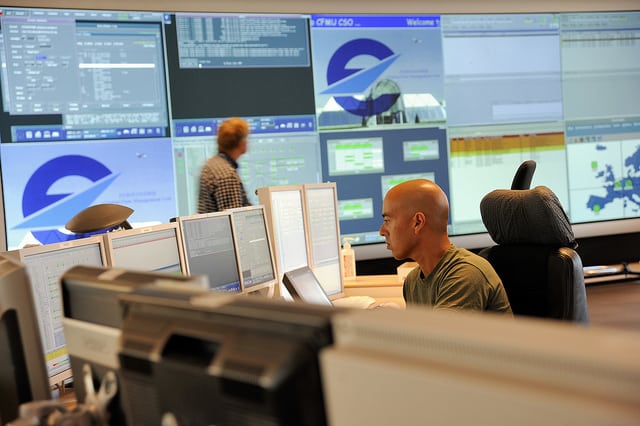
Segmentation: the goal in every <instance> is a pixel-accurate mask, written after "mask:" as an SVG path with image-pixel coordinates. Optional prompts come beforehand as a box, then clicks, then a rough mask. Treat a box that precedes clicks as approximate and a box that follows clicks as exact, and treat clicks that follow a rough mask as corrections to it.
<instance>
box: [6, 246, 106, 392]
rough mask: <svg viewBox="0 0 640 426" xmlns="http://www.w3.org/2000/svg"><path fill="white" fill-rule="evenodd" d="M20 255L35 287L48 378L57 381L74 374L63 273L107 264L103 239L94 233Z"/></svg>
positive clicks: (54, 382)
mask: <svg viewBox="0 0 640 426" xmlns="http://www.w3.org/2000/svg"><path fill="white" fill-rule="evenodd" d="M18 255H19V258H20V261H21V262H22V263H24V265H25V266H26V268H27V273H28V274H29V280H30V282H31V288H32V290H33V296H34V301H35V305H36V311H37V312H38V324H39V328H40V334H41V337H42V343H43V346H44V351H45V358H46V362H47V369H48V374H49V381H50V383H51V384H52V385H58V384H60V383H61V382H63V381H64V380H65V379H68V378H70V377H71V375H72V374H71V365H70V363H69V356H68V352H67V348H66V343H65V337H64V328H63V324H62V317H63V307H62V294H61V292H60V286H59V280H60V276H62V274H63V273H64V272H65V271H67V270H68V269H69V268H71V267H73V266H77V265H91V266H103V265H105V264H106V260H105V259H106V257H105V250H104V244H103V239H102V236H95V237H89V238H83V239H79V240H72V241H65V242H62V243H56V244H47V245H44V246H36V247H28V248H23V249H20V250H19V251H18Z"/></svg>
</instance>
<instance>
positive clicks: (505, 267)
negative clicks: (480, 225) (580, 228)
mask: <svg viewBox="0 0 640 426" xmlns="http://www.w3.org/2000/svg"><path fill="white" fill-rule="evenodd" d="M480 213H481V215H482V221H483V222H484V225H485V227H486V228H487V231H488V232H489V235H491V238H492V239H493V240H494V241H495V242H496V243H497V245H495V246H492V247H488V248H485V249H484V250H482V251H481V252H480V255H481V256H483V257H485V258H486V259H487V260H488V261H489V262H490V263H491V265H492V266H493V268H494V269H495V270H496V272H497V273H498V275H499V276H500V278H501V280H502V282H503V284H504V287H505V290H506V291H507V296H508V297H509V302H510V303H511V309H512V310H513V313H514V314H515V315H529V316H536V317H543V318H555V319H562V320H568V321H576V322H580V323H587V322H588V321H589V319H588V308H587V296H586V290H585V286H584V274H583V270H582V261H581V259H580V256H579V255H578V253H577V252H576V251H575V250H574V249H575V248H576V247H577V243H576V241H575V238H574V235H573V231H572V229H571V224H570V223H569V220H568V218H567V215H566V214H565V212H564V209H563V208H562V205H561V204H560V201H559V200H558V198H557V197H556V195H555V194H554V193H553V192H552V191H551V190H550V189H549V188H547V187H545V186H537V187H535V188H533V189H528V190H508V189H499V190H495V191H492V192H490V193H489V194H487V195H485V196H484V198H483V199H482V201H481V202H480Z"/></svg>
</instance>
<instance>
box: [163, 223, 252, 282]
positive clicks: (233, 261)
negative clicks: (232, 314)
mask: <svg viewBox="0 0 640 426" xmlns="http://www.w3.org/2000/svg"><path fill="white" fill-rule="evenodd" d="M176 222H177V223H178V225H179V226H180V234H181V235H182V248H183V250H184V261H185V268H186V271H185V272H186V273H187V274H197V275H206V276H207V277H208V278H209V288H210V289H211V290H213V291H223V292H228V293H241V292H242V287H241V285H240V274H239V271H238V261H237V256H236V245H235V242H234V239H233V229H232V225H231V213H229V212H217V213H206V214H199V215H193V216H180V217H178V218H176Z"/></svg>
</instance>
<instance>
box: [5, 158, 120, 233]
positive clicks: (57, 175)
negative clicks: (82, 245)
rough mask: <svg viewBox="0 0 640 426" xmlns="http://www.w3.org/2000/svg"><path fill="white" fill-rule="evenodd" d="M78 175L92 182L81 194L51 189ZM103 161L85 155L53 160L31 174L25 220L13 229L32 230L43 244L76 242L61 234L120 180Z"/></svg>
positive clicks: (24, 197)
mask: <svg viewBox="0 0 640 426" xmlns="http://www.w3.org/2000/svg"><path fill="white" fill-rule="evenodd" d="M70 176H79V177H82V178H86V179H88V180H90V181H91V182H93V184H92V185H91V186H90V187H89V188H88V189H85V190H83V191H82V192H76V193H55V192H52V191H51V189H52V188H53V187H54V185H55V184H56V183H57V182H59V181H60V180H61V179H64V178H67V177H70ZM118 176H119V175H118V174H113V173H112V172H111V170H109V168H108V167H107V166H105V165H104V164H102V163H101V162H99V161H97V160H95V159H93V158H90V157H86V156H82V155H65V156H61V157H56V158H53V159H51V160H49V161H47V162H46V163H44V164H43V165H42V166H40V167H39V168H38V169H36V171H35V172H34V173H33V174H32V175H31V177H30V178H29V180H28V181H27V184H26V185H25V188H24V193H23V194H22V214H23V216H24V220H23V221H22V222H21V223H19V224H17V225H16V226H14V227H13V229H29V230H31V232H32V234H33V236H34V238H36V239H37V240H38V241H39V242H40V243H42V244H50V243H54V242H60V241H66V240H71V239H74V236H73V235H68V234H64V233H62V232H60V231H58V230H57V229H58V228H61V227H63V226H64V225H65V224H66V223H67V222H68V221H69V219H71V218H72V217H73V216H75V215H76V214H77V213H78V212H80V211H82V210H84V209H85V208H87V207H89V206H90V205H91V204H92V203H93V202H94V201H95V200H96V198H98V196H99V195H100V194H101V193H102V192H103V191H104V190H105V189H106V188H108V187H109V185H111V183H112V182H113V181H114V180H115V179H116V178H117V177H118Z"/></svg>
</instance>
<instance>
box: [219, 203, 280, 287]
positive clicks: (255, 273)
mask: <svg viewBox="0 0 640 426" xmlns="http://www.w3.org/2000/svg"><path fill="white" fill-rule="evenodd" d="M229 212H230V213H231V218H232V220H233V233H234V236H235V241H236V247H237V250H238V266H239V268H240V280H241V281H242V287H243V289H244V291H245V292H253V291H256V290H260V289H263V288H274V286H275V284H277V283H278V275H277V272H276V262H275V257H274V254H273V246H272V241H271V234H270V233H269V228H268V227H267V220H266V215H265V211H264V207H263V206H261V205H258V206H248V207H240V208H237V209H231V210H229Z"/></svg>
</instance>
